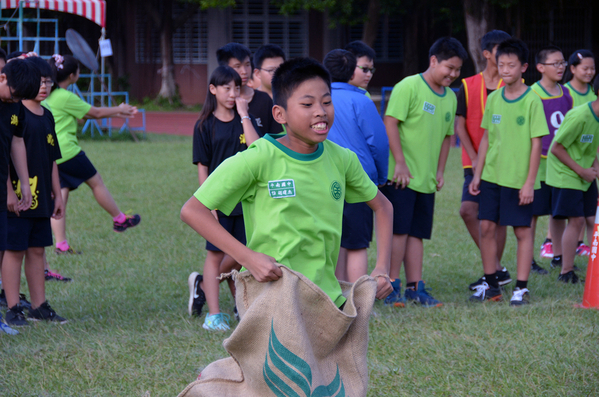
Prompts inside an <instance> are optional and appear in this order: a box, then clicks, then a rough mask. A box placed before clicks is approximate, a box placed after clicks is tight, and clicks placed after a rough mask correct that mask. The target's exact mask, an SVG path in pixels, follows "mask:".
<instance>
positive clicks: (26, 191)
mask: <svg viewBox="0 0 599 397" xmlns="http://www.w3.org/2000/svg"><path fill="white" fill-rule="evenodd" d="M21 186H23V184H21ZM10 190H12V189H10ZM13 192H14V191H13ZM18 205H19V211H27V210H28V209H29V208H30V207H31V188H30V187H29V181H27V184H26V185H25V188H23V187H21V200H19V204H18Z"/></svg>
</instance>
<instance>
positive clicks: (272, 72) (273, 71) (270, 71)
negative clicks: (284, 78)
mask: <svg viewBox="0 0 599 397" xmlns="http://www.w3.org/2000/svg"><path fill="white" fill-rule="evenodd" d="M277 69H278V68H272V69H262V68H260V70H262V71H264V72H266V73H268V74H270V75H272V74H274V73H275V72H276V70H277Z"/></svg>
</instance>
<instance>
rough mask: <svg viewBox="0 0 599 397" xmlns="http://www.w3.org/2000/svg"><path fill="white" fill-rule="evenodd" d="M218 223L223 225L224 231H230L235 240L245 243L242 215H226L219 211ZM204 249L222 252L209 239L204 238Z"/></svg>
mask: <svg viewBox="0 0 599 397" xmlns="http://www.w3.org/2000/svg"><path fill="white" fill-rule="evenodd" d="M218 223H220V225H221V226H222V227H224V228H225V230H226V231H228V232H229V233H231V234H232V235H233V237H235V238H236V239H237V241H239V242H240V243H242V244H243V245H245V244H246V240H245V225H244V223H243V215H235V216H226V215H223V214H222V213H220V212H219V213H218ZM206 250H207V251H217V252H222V250H220V249H218V248H217V247H216V246H215V245H214V244H212V243H210V241H208V240H206Z"/></svg>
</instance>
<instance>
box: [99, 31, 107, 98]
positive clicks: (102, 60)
mask: <svg viewBox="0 0 599 397" xmlns="http://www.w3.org/2000/svg"><path fill="white" fill-rule="evenodd" d="M105 38H106V28H102V38H101V39H100V40H104V39H105ZM100 64H101V68H100V73H102V87H101V89H102V91H100V92H101V93H102V95H101V98H102V106H104V86H105V85H106V82H105V81H104V73H106V63H105V61H104V57H103V56H102V52H100Z"/></svg>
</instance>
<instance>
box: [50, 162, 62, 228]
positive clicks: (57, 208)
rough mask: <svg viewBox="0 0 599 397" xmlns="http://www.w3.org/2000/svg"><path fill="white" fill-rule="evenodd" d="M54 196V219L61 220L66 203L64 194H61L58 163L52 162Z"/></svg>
mask: <svg viewBox="0 0 599 397" xmlns="http://www.w3.org/2000/svg"><path fill="white" fill-rule="evenodd" d="M52 194H53V195H54V211H53V212H52V218H54V219H60V218H62V217H63V216H64V201H62V193H60V179H59V177H58V166H57V165H56V161H53V162H52Z"/></svg>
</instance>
